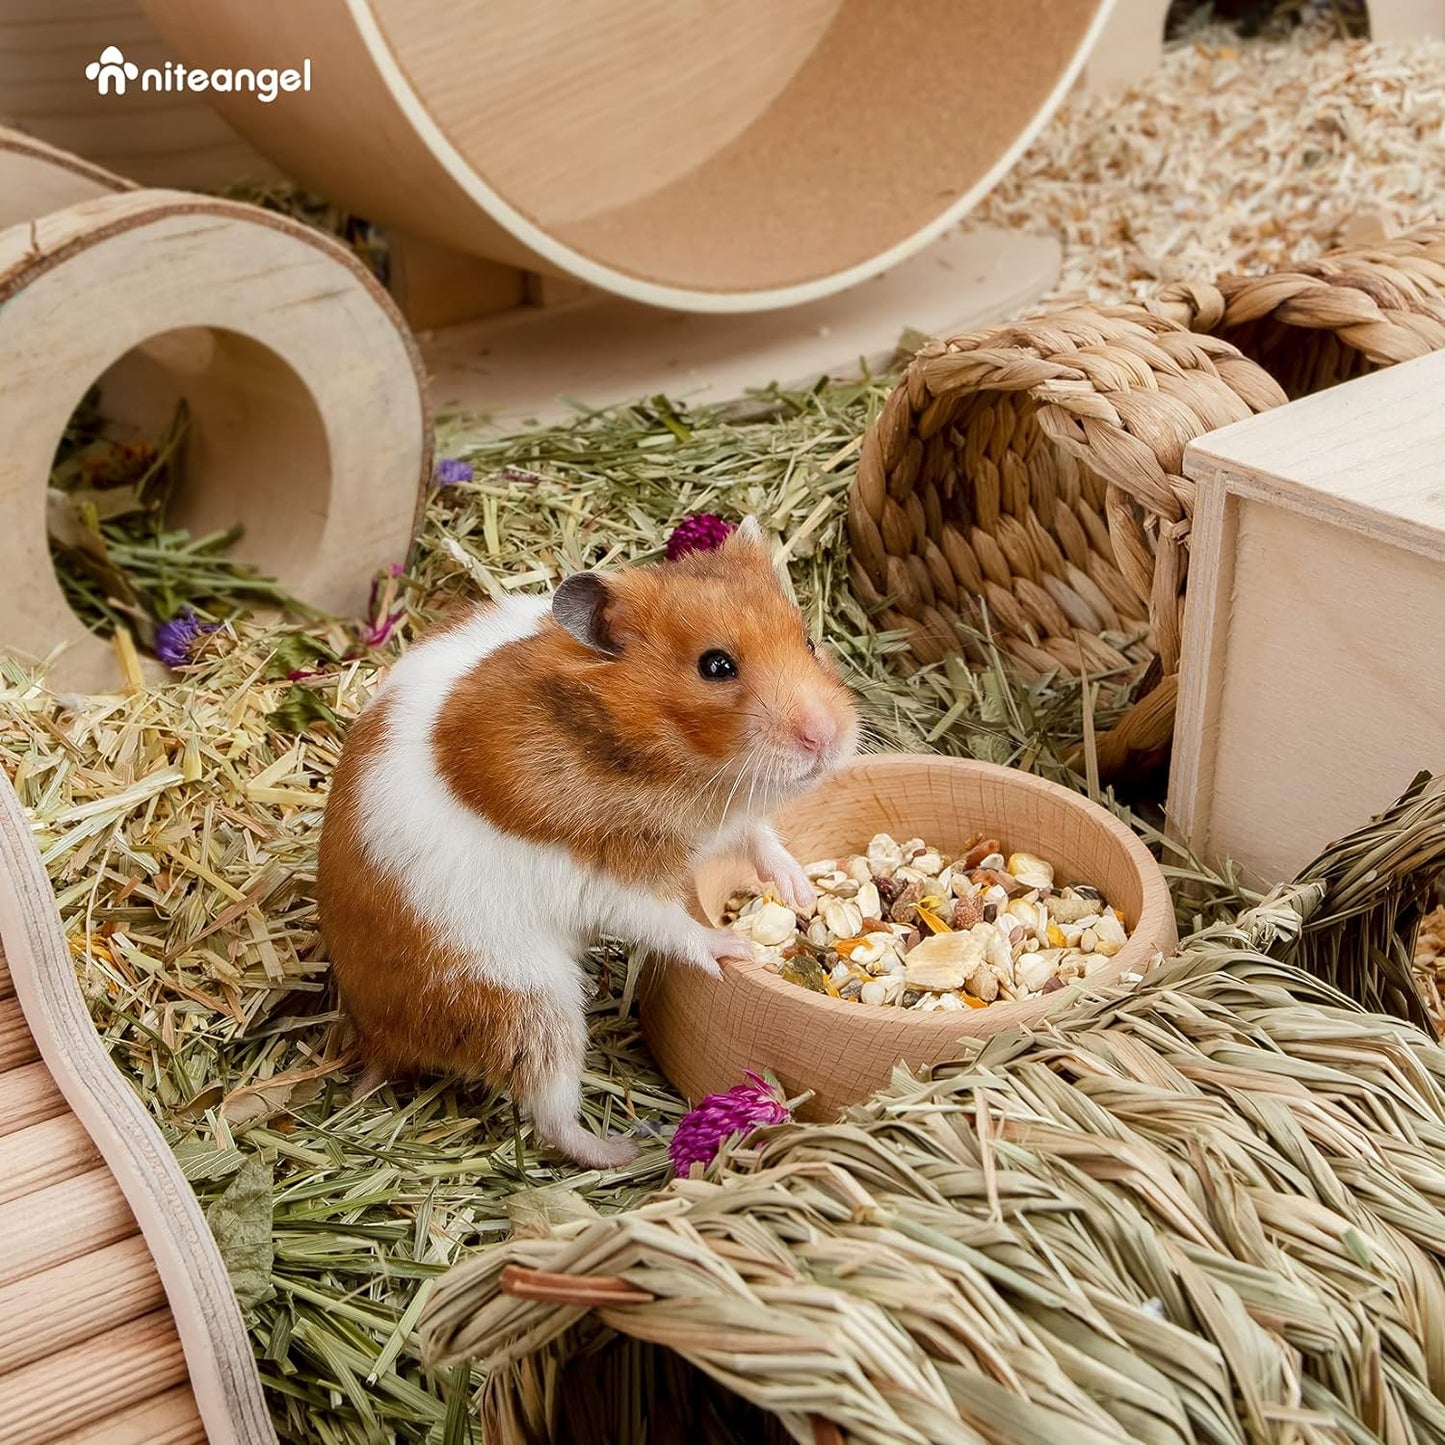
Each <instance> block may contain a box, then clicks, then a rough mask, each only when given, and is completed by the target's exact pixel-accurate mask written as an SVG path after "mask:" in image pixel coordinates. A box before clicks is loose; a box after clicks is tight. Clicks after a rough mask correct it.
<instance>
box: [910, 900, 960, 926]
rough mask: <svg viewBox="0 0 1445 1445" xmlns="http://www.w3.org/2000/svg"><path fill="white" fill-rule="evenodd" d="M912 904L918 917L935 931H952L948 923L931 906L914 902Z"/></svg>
mask: <svg viewBox="0 0 1445 1445" xmlns="http://www.w3.org/2000/svg"><path fill="white" fill-rule="evenodd" d="M913 906H914V910H915V912H916V913H917V914H918V916H919V918H921V919H922V920H923V921H924V922H925V923H926V924H927V925H928V926H929V927H930V928H931V929H932V930H933V931H934V932H935V933H952V932H953V929H951V928H950V927H949V926H948V924H946V923H945V922H944V921H943V920H942V919H941V918H940V917H939V916H938V915H937V914H936V913H935V912H934V911H933V910H932V909H931V908H925V907H924V906H923V905H922V904H921V903H915V904H914V905H913Z"/></svg>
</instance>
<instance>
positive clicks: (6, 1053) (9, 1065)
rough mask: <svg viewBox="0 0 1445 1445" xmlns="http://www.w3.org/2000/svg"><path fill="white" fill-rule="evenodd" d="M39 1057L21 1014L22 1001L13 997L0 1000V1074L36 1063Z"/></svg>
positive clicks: (23, 1016)
mask: <svg viewBox="0 0 1445 1445" xmlns="http://www.w3.org/2000/svg"><path fill="white" fill-rule="evenodd" d="M39 1057H40V1050H39V1049H37V1048H36V1047H35V1040H34V1039H33V1038H31V1037H30V1026H29V1025H28V1024H27V1023H26V1022H25V1015H24V1014H23V1013H21V1012H20V1001H19V1000H18V999H17V998H15V997H14V996H13V995H12V996H11V997H10V998H7V999H0V1074H3V1073H5V1072H6V1071H7V1070H8V1069H18V1068H21V1067H23V1066H24V1065H25V1064H31V1063H34V1062H35V1060H36V1059H38V1058H39Z"/></svg>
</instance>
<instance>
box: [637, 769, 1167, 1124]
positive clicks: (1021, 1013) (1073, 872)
mask: <svg viewBox="0 0 1445 1445" xmlns="http://www.w3.org/2000/svg"><path fill="white" fill-rule="evenodd" d="M776 821H777V825H778V829H779V832H780V833H781V834H782V836H783V840H784V842H786V843H787V845H788V847H789V848H790V849H791V850H792V852H793V853H794V854H795V855H796V856H797V857H798V858H799V859H800V860H801V861H803V862H805V863H809V862H812V861H813V860H814V859H817V858H831V857H835V856H839V855H842V854H846V853H850V852H860V851H862V850H863V848H864V846H865V845H866V844H867V842H868V840H869V839H870V838H871V837H872V836H873V835H874V834H875V833H878V832H888V833H892V834H893V836H894V837H895V838H898V839H900V840H902V839H905V838H913V837H919V838H922V839H923V840H924V841H925V842H927V843H931V844H935V845H936V846H938V847H939V848H940V849H942V850H943V851H944V852H945V853H955V852H958V851H959V850H961V849H962V847H963V845H964V843H965V842H967V841H968V840H969V839H970V838H971V837H972V836H973V835H974V834H975V833H979V832H984V833H986V835H987V836H989V837H997V838H999V839H1000V840H1001V841H1002V843H1003V847H1004V851H1005V852H1010V851H1022V852H1028V853H1034V854H1037V855H1038V856H1039V857H1042V858H1046V859H1048V861H1049V862H1051V863H1052V864H1053V865H1054V868H1055V870H1056V875H1057V878H1058V882H1059V884H1060V886H1063V885H1066V884H1069V883H1089V884H1093V885H1094V886H1095V887H1097V888H1098V889H1099V890H1100V891H1101V892H1102V893H1103V895H1104V897H1105V898H1106V899H1108V901H1109V902H1110V903H1112V904H1114V905H1115V906H1116V907H1118V908H1119V909H1121V910H1122V911H1123V914H1124V919H1125V923H1126V925H1127V927H1128V929H1129V941H1128V943H1126V944H1125V945H1124V947H1123V948H1122V949H1120V951H1119V952H1118V953H1117V954H1115V955H1114V957H1113V958H1111V959H1109V960H1108V962H1107V963H1106V964H1105V966H1104V967H1103V968H1101V969H1099V970H1097V971H1096V972H1095V973H1094V974H1092V975H1091V976H1090V979H1089V984H1088V987H1089V988H1090V989H1092V988H1093V987H1094V986H1096V985H1108V984H1113V983H1117V982H1118V981H1119V979H1120V978H1122V977H1123V976H1124V975H1125V974H1127V973H1131V972H1142V971H1143V970H1144V969H1145V968H1147V967H1148V966H1149V964H1150V963H1151V961H1152V960H1153V958H1154V956H1155V955H1156V954H1157V953H1158V952H1160V951H1164V952H1168V950H1169V949H1171V948H1172V947H1173V946H1174V944H1175V943H1176V942H1177V941H1178V935H1177V934H1176V932H1175V930H1174V908H1173V904H1172V902H1171V900H1170V897H1169V889H1168V887H1167V885H1166V884H1165V882H1164V875H1163V874H1162V873H1161V872H1160V871H1159V865H1158V864H1157V863H1156V862H1155V861H1154V858H1153V856H1152V855H1151V854H1150V852H1149V850H1148V849H1147V848H1146V847H1145V846H1144V844H1143V843H1142V842H1140V840H1139V839H1138V838H1137V837H1136V836H1135V835H1134V834H1133V833H1132V832H1130V830H1129V829H1128V828H1126V827H1125V826H1124V824H1123V823H1121V822H1119V820H1118V819H1117V818H1115V817H1114V816H1113V815H1112V814H1111V813H1108V812H1106V811H1105V810H1104V809H1103V808H1101V807H1099V806H1098V805H1097V804H1096V803H1091V802H1090V801H1089V800H1088V799H1087V798H1084V797H1082V796H1081V795H1080V794H1078V793H1074V792H1071V791H1070V790H1069V789H1067V788H1064V787H1060V786H1059V785H1058V784H1057V783H1050V782H1047V781H1046V780H1044V779H1043V778H1038V777H1034V776H1033V775H1032V774H1029V773H1022V772H1018V771H1017V770H1015V769H1013V768H1001V767H997V766H996V765H994V764H993V763H980V762H973V761H969V760H966V759H961V758H943V757H927V756H914V755H908V754H891V755H883V756H874V757H865V758H860V759H858V760H857V761H856V762H854V763H852V764H851V765H850V766H848V767H847V768H844V769H842V770H841V771H840V772H838V773H837V774H835V775H834V777H833V778H832V779H831V780H830V781H829V782H828V783H827V784H826V785H825V786H824V787H823V788H822V789H820V790H819V791H818V792H816V793H813V794H811V795H810V796H808V797H806V798H804V799H802V800H801V801H799V802H797V803H795V804H794V805H793V806H792V807H791V808H789V809H787V810H786V811H784V812H783V813H781V814H779V816H778V818H777V820H776ZM756 883H757V878H756V876H755V875H754V874H753V873H752V872H751V871H750V870H749V869H748V868H747V866H746V865H745V864H742V863H740V862H737V861H735V860H734V861H729V860H718V861H717V862H715V863H710V864H709V865H708V866H707V867H706V868H705V869H703V870H702V871H701V872H699V874H698V876H697V880H696V887H697V910H698V912H699V913H700V915H701V916H703V917H705V918H706V919H707V920H708V921H709V922H711V923H717V922H719V921H720V919H721V917H722V910H723V907H724V905H725V903H726V901H727V898H728V896H729V895H730V894H732V893H734V892H736V891H737V890H738V889H739V888H743V887H746V886H748V885H750V884H754V885H755V884H756ZM1081 992H1082V989H1081V987H1080V986H1075V987H1072V988H1065V989H1061V990H1059V991H1057V992H1055V993H1051V994H1047V995H1045V996H1044V997H1042V998H1037V999H1029V1000H1028V1001H1026V1002H1022V1003H995V1004H990V1005H989V1006H988V1007H987V1008H983V1009H970V1010H967V1011H965V1012H962V1013H954V1012H949V1013H919V1012H915V1011H912V1010H907V1009H901V1008H892V1007H886V1006H885V1007H871V1006H868V1005H865V1004H857V1003H845V1002H843V1001H842V1000H841V999H835V998H831V997H829V996H828V995H826V994H818V993H811V992H809V991H808V990H807V989H803V988H799V987H797V986H796V985H795V984H790V983H786V982H784V981H783V980H782V979H781V978H779V977H778V976H777V975H776V974H774V973H772V972H770V971H769V970H768V969H766V968H765V967H763V965H762V964H760V963H731V964H727V965H725V966H724V970H723V976H722V978H720V979H716V980H713V979H708V978H704V977H703V976H702V975H701V974H699V973H698V971H697V970H696V969H691V968H685V967H682V966H680V965H677V964H665V965H663V966H660V967H653V968H651V969H649V971H648V973H647V974H646V975H645V977H644V979H643V981H642V988H641V1011H642V1028H643V1032H644V1034H645V1035H646V1037H647V1042H648V1046H649V1047H650V1048H651V1050H652V1053H653V1057H654V1058H655V1059H656V1060H657V1062H658V1065H659V1066H660V1067H661V1069H662V1071H663V1073H665V1074H666V1075H667V1077H668V1078H669V1079H670V1080H671V1081H672V1083H673V1085H674V1087H676V1088H677V1089H678V1090H679V1091H680V1092H681V1093H683V1094H684V1095H686V1096H687V1097H688V1098H689V1099H690V1100H692V1101H694V1102H696V1101H697V1100H698V1099H700V1098H702V1097H703V1096H704V1095H705V1094H710V1093H715V1092H718V1091H720V1090H723V1089H727V1088H730V1087H731V1086H732V1085H733V1084H736V1083H738V1082H740V1081H741V1079H742V1071H743V1070H744V1069H771V1070H772V1071H773V1073H774V1074H776V1075H777V1077H778V1079H779V1081H780V1082H781V1083H782V1085H783V1087H784V1088H785V1089H786V1090H787V1091H788V1093H789V1094H790V1095H793V1094H800V1093H802V1092H803V1091H804V1090H806V1089H811V1090H812V1091H813V1096H812V1098H811V1099H809V1100H808V1102H807V1103H806V1104H804V1105H803V1106H802V1108H801V1109H800V1110H799V1111H798V1112H799V1114H800V1116H801V1117H803V1118H805V1119H831V1118H833V1117H834V1116H836V1114H837V1112H838V1110H839V1109H840V1108H842V1107H843V1105H845V1104H851V1103H855V1102H857V1101H858V1100H860V1099H864V1098H867V1097H868V1095H869V1094H871V1093H872V1092H873V1091H874V1090H875V1089H878V1088H881V1087H882V1086H883V1085H884V1084H886V1083H887V1082H888V1078H889V1074H890V1072H891V1070H892V1068H893V1066H894V1064H896V1063H898V1062H899V1061H902V1062H903V1063H905V1064H907V1065H909V1066H910V1067H913V1068H918V1067H920V1066H923V1065H928V1064H937V1063H941V1062H943V1061H944V1060H947V1059H950V1058H953V1057H955V1055H956V1053H957V1050H958V1045H959V1043H960V1041H961V1040H962V1039H964V1038H968V1037H974V1038H977V1037H983V1036H987V1035H990V1034H995V1033H998V1032H999V1031H1000V1030H1003V1029H1009V1028H1015V1027H1018V1026H1020V1025H1028V1024H1034V1023H1037V1022H1038V1021H1039V1020H1040V1019H1041V1018H1043V1017H1044V1015H1045V1014H1049V1013H1053V1012H1056V1011H1057V1010H1059V1009H1060V1008H1065V1007H1068V1005H1069V1003H1070V1002H1071V1001H1073V1000H1077V999H1078V998H1079V997H1080V994H1081Z"/></svg>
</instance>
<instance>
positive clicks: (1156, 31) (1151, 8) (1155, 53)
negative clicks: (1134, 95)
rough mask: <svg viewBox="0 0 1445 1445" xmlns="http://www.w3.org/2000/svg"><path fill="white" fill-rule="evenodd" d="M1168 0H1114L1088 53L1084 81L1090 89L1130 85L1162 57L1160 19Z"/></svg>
mask: <svg viewBox="0 0 1445 1445" xmlns="http://www.w3.org/2000/svg"><path fill="white" fill-rule="evenodd" d="M1168 14H1169V0H1114V5H1113V9H1112V10H1111V11H1110V12H1109V19H1108V21H1107V22H1106V24H1105V26H1104V31H1103V34H1101V35H1100V36H1099V42H1098V44H1097V45H1095V46H1094V48H1093V50H1092V51H1090V52H1089V60H1088V64H1087V65H1085V67H1084V84H1085V85H1086V86H1087V87H1088V88H1089V89H1090V90H1116V89H1120V88H1122V87H1124V86H1128V85H1133V84H1134V83H1135V82H1136V81H1140V80H1143V79H1145V78H1146V77H1147V76H1150V75H1153V73H1154V72H1155V71H1156V70H1158V69H1159V66H1160V64H1161V62H1162V61H1163V59H1164V22H1165V20H1166V18H1167V17H1168Z"/></svg>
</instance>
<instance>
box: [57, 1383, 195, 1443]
mask: <svg viewBox="0 0 1445 1445" xmlns="http://www.w3.org/2000/svg"><path fill="white" fill-rule="evenodd" d="M205 1440H206V1430H205V1426H204V1425H203V1424H202V1423H201V1417H200V1416H199V1415H198V1414H197V1413H196V1397H195V1395H194V1394H193V1393H192V1392H191V1390H190V1389H189V1388H188V1387H187V1386H185V1385H178V1386H177V1387H176V1388H175V1389H173V1390H166V1391H165V1392H164V1393H163V1394H160V1395H156V1396H154V1397H153V1398H152V1399H149V1400H142V1401H141V1402H140V1403H139V1404H138V1405H132V1406H130V1407H129V1408H128V1409H125V1410H121V1411H118V1412H117V1413H116V1414H114V1415H104V1416H102V1417H101V1418H100V1419H98V1420H95V1421H93V1422H92V1423H91V1424H89V1425H83V1426H82V1427H81V1428H80V1429H79V1430H74V1431H71V1432H69V1433H68V1434H65V1435H58V1436H56V1437H55V1439H54V1440H52V1441H51V1442H50V1445H205Z"/></svg>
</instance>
